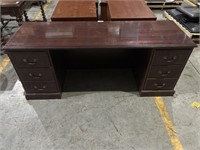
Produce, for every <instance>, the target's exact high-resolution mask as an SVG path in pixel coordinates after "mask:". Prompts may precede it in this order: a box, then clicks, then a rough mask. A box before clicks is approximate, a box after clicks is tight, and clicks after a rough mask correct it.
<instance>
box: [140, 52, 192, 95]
mask: <svg viewBox="0 0 200 150" xmlns="http://www.w3.org/2000/svg"><path fill="white" fill-rule="evenodd" d="M191 52H192V50H190V49H186V50H183V49H181V50H173V49H166V50H163V49H160V50H159V49H158V50H153V51H152V56H151V58H152V60H151V61H150V64H149V66H148V69H147V73H146V77H145V81H144V84H143V87H142V89H141V95H142V96H148V95H149V94H150V95H151V96H152V93H154V94H155V95H156V91H158V92H160V93H163V94H164V93H165V94H164V95H173V93H174V90H173V89H174V87H175V85H176V83H177V81H178V79H179V76H180V75H181V72H182V70H183V68H184V67H185V64H186V62H187V60H188V59H189V56H190V54H191ZM161 95H162V94H161Z"/></svg>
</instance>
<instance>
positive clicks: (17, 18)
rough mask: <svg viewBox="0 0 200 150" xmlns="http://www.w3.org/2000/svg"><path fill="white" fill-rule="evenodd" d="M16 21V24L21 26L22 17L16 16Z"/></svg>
mask: <svg viewBox="0 0 200 150" xmlns="http://www.w3.org/2000/svg"><path fill="white" fill-rule="evenodd" d="M16 21H17V22H18V25H19V26H21V25H22V22H23V17H22V16H16Z"/></svg>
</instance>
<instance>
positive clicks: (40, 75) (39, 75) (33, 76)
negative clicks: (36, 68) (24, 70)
mask: <svg viewBox="0 0 200 150" xmlns="http://www.w3.org/2000/svg"><path fill="white" fill-rule="evenodd" d="M29 77H32V78H33V79H40V78H41V77H42V74H41V73H39V74H38V75H34V74H32V73H29Z"/></svg>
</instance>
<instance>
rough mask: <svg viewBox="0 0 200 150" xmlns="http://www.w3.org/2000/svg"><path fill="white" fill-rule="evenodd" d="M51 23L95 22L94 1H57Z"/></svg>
mask: <svg viewBox="0 0 200 150" xmlns="http://www.w3.org/2000/svg"><path fill="white" fill-rule="evenodd" d="M51 20H52V21H96V20H97V12H96V1H95V0H87V1H80V0H79V1H59V2H58V4H57V6H56V8H55V10H54V12H53V15H52V17H51Z"/></svg>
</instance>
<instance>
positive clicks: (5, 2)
mask: <svg viewBox="0 0 200 150" xmlns="http://www.w3.org/2000/svg"><path fill="white" fill-rule="evenodd" d="M23 2H24V1H22V0H0V5H1V7H10V6H18V5H20V4H21V3H23Z"/></svg>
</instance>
